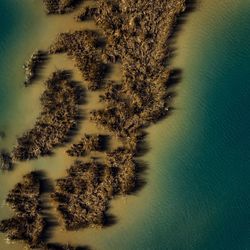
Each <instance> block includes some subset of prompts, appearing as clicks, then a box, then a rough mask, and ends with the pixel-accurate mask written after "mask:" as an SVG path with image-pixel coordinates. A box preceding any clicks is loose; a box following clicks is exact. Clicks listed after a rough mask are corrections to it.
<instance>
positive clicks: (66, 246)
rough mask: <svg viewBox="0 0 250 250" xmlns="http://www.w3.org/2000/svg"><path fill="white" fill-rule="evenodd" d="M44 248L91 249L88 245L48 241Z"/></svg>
mask: <svg viewBox="0 0 250 250" xmlns="http://www.w3.org/2000/svg"><path fill="white" fill-rule="evenodd" d="M45 250H91V248H90V247H89V246H77V247H73V246H71V245H69V244H66V245H63V244H59V243H48V244H47V245H46V247H45Z"/></svg>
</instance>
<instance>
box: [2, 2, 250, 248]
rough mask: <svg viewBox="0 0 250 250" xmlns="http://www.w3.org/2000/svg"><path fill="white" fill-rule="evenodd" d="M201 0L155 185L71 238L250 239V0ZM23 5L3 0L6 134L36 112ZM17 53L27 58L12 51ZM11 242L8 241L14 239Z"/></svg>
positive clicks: (154, 139) (159, 244)
mask: <svg viewBox="0 0 250 250" xmlns="http://www.w3.org/2000/svg"><path fill="white" fill-rule="evenodd" d="M27 1H28V0H27ZM200 2H201V4H198V6H197V9H196V11H195V12H194V13H192V14H190V17H188V20H187V23H186V24H184V26H183V30H182V31H181V32H180V33H179V35H178V38H177V44H176V47H177V48H178V50H177V55H176V59H174V62H173V63H174V65H175V66H176V67H180V68H182V69H183V78H182V81H181V83H180V84H179V85H178V86H177V87H176V91H177V94H178V95H177V97H176V103H175V104H174V106H175V107H176V110H175V112H174V114H173V115H172V116H171V117H169V118H168V119H167V120H165V121H164V122H162V123H160V124H159V125H157V126H155V127H153V128H152V129H150V131H149V132H150V134H149V142H150V147H151V151H150V152H149V153H148V155H147V157H146V160H147V161H148V163H149V169H148V171H147V173H148V174H147V185H146V186H145V187H144V188H143V189H142V191H140V192H139V193H138V194H136V195H135V196H134V197H131V198H128V199H127V200H125V201H124V204H122V208H121V209H119V208H114V211H118V212H119V211H121V215H120V216H119V213H118V212H117V213H118V223H117V225H115V226H113V227H110V228H108V229H105V230H100V231H95V232H94V233H93V231H90V232H86V234H85V233H84V232H82V233H81V234H73V235H72V237H70V238H69V239H70V241H72V243H75V244H76V243H78V242H79V243H81V244H85V243H86V244H89V245H91V246H94V247H96V248H97V249H114V250H116V249H119V250H123V249H124V250H130V249H131V250H132V249H136V250H137V249H138V250H140V249H142V250H144V249H148V250H151V249H152V250H154V249H155V250H164V249H169V250H182V249H183V250H186V249H187V250H189V249H190V250H193V249H194V250H246V249H250V229H249V224H250V197H249V190H250V184H249V183H250V182H249V175H250V171H249V165H250V112H249V106H250V80H249V79H250V78H249V75H248V72H249V65H250V26H249V24H250V15H249V13H250V2H249V1H248V0H221V1H219V2H218V1H215V0H202V1H200ZM29 5H34V2H33V1H32V2H29ZM23 6H24V4H21V3H20V1H18V0H17V1H15V0H8V1H7V0H4V1H3V0H0V19H1V20H0V33H1V39H0V69H1V75H0V103H1V104H0V130H1V126H2V127H3V129H5V130H6V131H7V133H6V135H7V136H8V127H9V126H12V125H11V124H12V123H13V118H18V119H15V121H16V123H18V124H19V123H20V124H22V123H24V121H23V119H21V118H20V112H21V114H22V116H21V117H26V113H27V112H25V110H24V108H20V107H18V102H19V100H20V102H22V100H23V98H24V96H27V95H25V94H24V93H26V92H25V91H26V90H25V91H24V90H23V89H22V87H21V85H20V80H19V79H20V78H21V77H23V75H22V70H21V69H19V70H17V68H18V67H20V65H21V62H22V60H23V59H24V58H25V57H27V51H25V50H23V49H20V48H25V41H26V40H25V39H24V38H23V32H22V31H23V30H25V31H26V33H27V34H28V33H29V32H35V27H37V26H38V25H39V23H34V22H32V19H34V16H33V17H32V16H30V13H29V15H27V9H24V7H23ZM16 13H18V16H17V15H16ZM25 13H26V14H25ZM6 20H8V21H6ZM6 24H8V25H6ZM34 34H35V33H34ZM28 40H29V43H30V38H28ZM31 43H32V42H31ZM19 52H20V53H19ZM15 54H18V55H20V59H18V60H13V55H15ZM8 58H11V59H8ZM18 58H19V56H18ZM16 72H17V73H16ZM20 93H21V96H20ZM13 100H15V101H13ZM28 106H31V105H27V107H25V108H29V107H28ZM22 112H23V113H22ZM13 113H15V115H14V114H13ZM28 113H29V112H28ZM27 117H28V114H27ZM27 123H28V121H27ZM13 126H14V125H13ZM22 126H24V125H22ZM0 146H2V145H1V144H0ZM1 180H2V181H3V179H1ZM12 181H13V180H12ZM3 182H4V181H3ZM2 184H3V185H4V184H5V183H1V185H2ZM0 192H1V191H0ZM114 207H115V206H114ZM0 213H1V210H0ZM117 213H115V214H117ZM0 240H2V238H0ZM65 240H68V239H67V237H65ZM4 244H5V243H3V242H1V249H4V250H5V249H6V250H7V249H11V248H12V246H8V247H9V248H7V245H6V248H5V247H4V246H5V245H4ZM16 249H21V248H18V247H17V248H16Z"/></svg>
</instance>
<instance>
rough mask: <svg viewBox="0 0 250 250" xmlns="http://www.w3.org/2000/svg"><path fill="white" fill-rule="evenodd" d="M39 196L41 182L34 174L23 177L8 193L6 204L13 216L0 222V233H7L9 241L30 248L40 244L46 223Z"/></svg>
mask: <svg viewBox="0 0 250 250" xmlns="http://www.w3.org/2000/svg"><path fill="white" fill-rule="evenodd" d="M40 195H41V181H40V179H39V174H38V173H36V172H31V173H30V174H27V175H25V176H24V177H23V180H22V182H20V183H18V184H17V185H16V186H15V187H14V189H13V190H11V191H10V193H9V194H8V197H7V199H6V202H7V204H9V205H10V207H11V208H12V209H13V210H14V212H15V215H14V216H13V217H12V218H10V219H6V220H2V221H1V222H0V231H1V232H4V233H7V236H8V238H9V239H11V240H23V241H25V242H26V243H28V245H29V246H30V247H31V248H33V247H38V246H40V245H41V244H42V241H41V238H42V234H43V231H44V228H45V225H46V222H45V219H44V218H43V216H42V215H41V213H40V208H41V206H40Z"/></svg>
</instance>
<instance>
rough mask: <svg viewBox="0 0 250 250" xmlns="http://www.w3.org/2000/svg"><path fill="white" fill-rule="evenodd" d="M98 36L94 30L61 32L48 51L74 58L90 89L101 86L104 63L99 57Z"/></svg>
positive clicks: (104, 68)
mask: <svg viewBox="0 0 250 250" xmlns="http://www.w3.org/2000/svg"><path fill="white" fill-rule="evenodd" d="M99 45H100V37H99V36H98V34H97V33H96V32H94V31H87V30H86V31H75V32H73V33H61V34H59V36H58V37H57V39H56V41H55V42H54V43H53V45H52V46H51V47H50V53H67V55H68V56H71V57H73V58H74V60H75V66H76V67H77V68H78V69H79V70H80V71H81V73H82V76H83V78H84V80H86V81H87V83H88V88H89V89H90V90H96V89H98V88H100V87H101V85H102V81H103V78H104V75H105V71H106V67H107V66H106V65H105V64H104V63H103V61H102V59H101V51H102V50H101V48H100V47H99Z"/></svg>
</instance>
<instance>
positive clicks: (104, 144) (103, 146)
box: [99, 135, 111, 152]
mask: <svg viewBox="0 0 250 250" xmlns="http://www.w3.org/2000/svg"><path fill="white" fill-rule="evenodd" d="M99 137H100V151H101V152H104V151H106V150H109V148H110V139H111V138H110V136H109V135H99Z"/></svg>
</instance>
